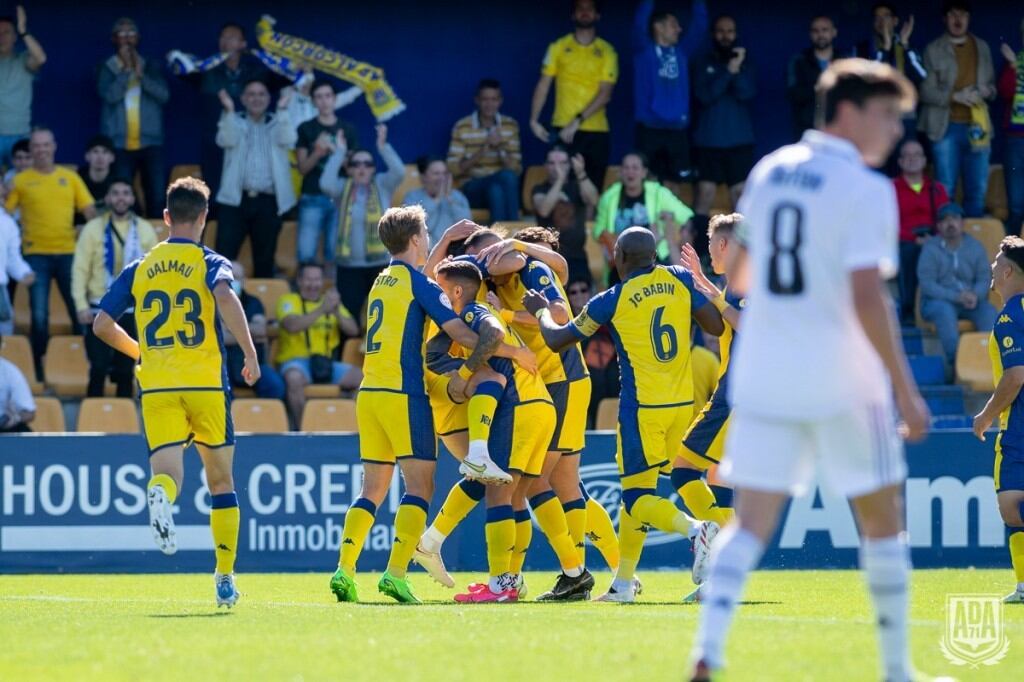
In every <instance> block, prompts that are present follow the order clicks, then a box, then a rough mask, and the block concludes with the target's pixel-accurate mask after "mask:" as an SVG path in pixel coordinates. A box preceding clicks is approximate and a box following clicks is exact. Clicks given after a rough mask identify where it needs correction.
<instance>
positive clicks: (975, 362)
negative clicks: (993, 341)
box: [956, 332, 995, 391]
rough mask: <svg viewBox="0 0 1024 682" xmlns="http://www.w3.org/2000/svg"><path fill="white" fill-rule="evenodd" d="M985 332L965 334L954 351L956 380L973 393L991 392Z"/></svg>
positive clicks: (992, 387)
mask: <svg viewBox="0 0 1024 682" xmlns="http://www.w3.org/2000/svg"><path fill="white" fill-rule="evenodd" d="M988 340H989V334H988V333H987V332H967V333H965V334H963V335H961V336H960V343H959V345H958V346H957V349H956V380H957V381H958V382H959V383H962V384H966V385H967V386H968V387H970V389H971V390H973V391H992V390H993V389H994V388H995V384H994V382H993V380H992V364H991V360H990V359H989V355H988Z"/></svg>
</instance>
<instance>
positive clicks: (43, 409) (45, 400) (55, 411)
mask: <svg viewBox="0 0 1024 682" xmlns="http://www.w3.org/2000/svg"><path fill="white" fill-rule="evenodd" d="M30 426H31V428H32V430H33V431H35V432H37V433H62V432H64V431H67V430H68V429H67V423H66V421H65V419H64V407H63V406H62V405H61V403H60V401H59V400H57V399H56V398H49V397H41V398H36V418H35V419H33V420H32V423H31V425H30Z"/></svg>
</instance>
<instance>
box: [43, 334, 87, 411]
mask: <svg viewBox="0 0 1024 682" xmlns="http://www.w3.org/2000/svg"><path fill="white" fill-rule="evenodd" d="M43 374H44V376H45V381H46V385H47V386H49V387H50V388H51V389H53V392H54V393H56V394H57V395H58V396H61V397H70V398H81V397H83V396H85V389H86V385H87V384H88V379H89V362H88V360H87V359H86V357H85V343H84V342H83V341H82V337H81V336H51V337H50V342H49V344H47V346H46V357H45V359H44V360H43Z"/></svg>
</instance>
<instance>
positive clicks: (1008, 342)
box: [1003, 336, 1013, 348]
mask: <svg viewBox="0 0 1024 682" xmlns="http://www.w3.org/2000/svg"><path fill="white" fill-rule="evenodd" d="M1003 348H1013V338H1012V337H1009V336H1004V337H1003Z"/></svg>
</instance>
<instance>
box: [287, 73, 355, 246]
mask: <svg viewBox="0 0 1024 682" xmlns="http://www.w3.org/2000/svg"><path fill="white" fill-rule="evenodd" d="M310 95H311V96H312V100H313V104H314V105H316V116H315V117H314V118H311V119H309V120H307V121H305V122H304V123H302V124H301V125H299V128H298V141H297V142H296V144H295V157H296V160H297V161H298V167H299V172H300V173H302V195H301V196H300V197H299V229H298V236H297V245H296V246H297V249H296V252H297V253H296V255H297V256H298V260H299V262H300V263H309V262H312V261H314V260H318V258H317V247H318V245H319V244H320V238H321V237H323V261H322V262H324V263H333V262H334V248H335V245H336V244H337V241H338V209H337V208H336V207H335V205H334V201H333V200H332V199H331V198H330V197H329V196H327V195H326V194H324V193H323V192H322V191H321V190H320V174H321V173H322V172H323V170H324V165H325V164H326V163H327V157H328V156H330V155H331V152H333V151H334V148H335V147H336V146H337V145H336V142H335V140H337V139H341V140H344V144H345V145H347V146H349V147H358V146H359V138H358V134H357V133H356V128H355V126H353V125H352V124H351V123H348V122H347V121H343V120H342V119H340V118H338V115H337V114H336V113H335V109H334V105H335V98H336V96H337V92H336V90H335V88H334V83H332V82H331V81H329V80H317V81H315V82H314V83H313V87H312V88H311V90H310ZM292 123H295V121H294V120H293V121H292Z"/></svg>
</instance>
